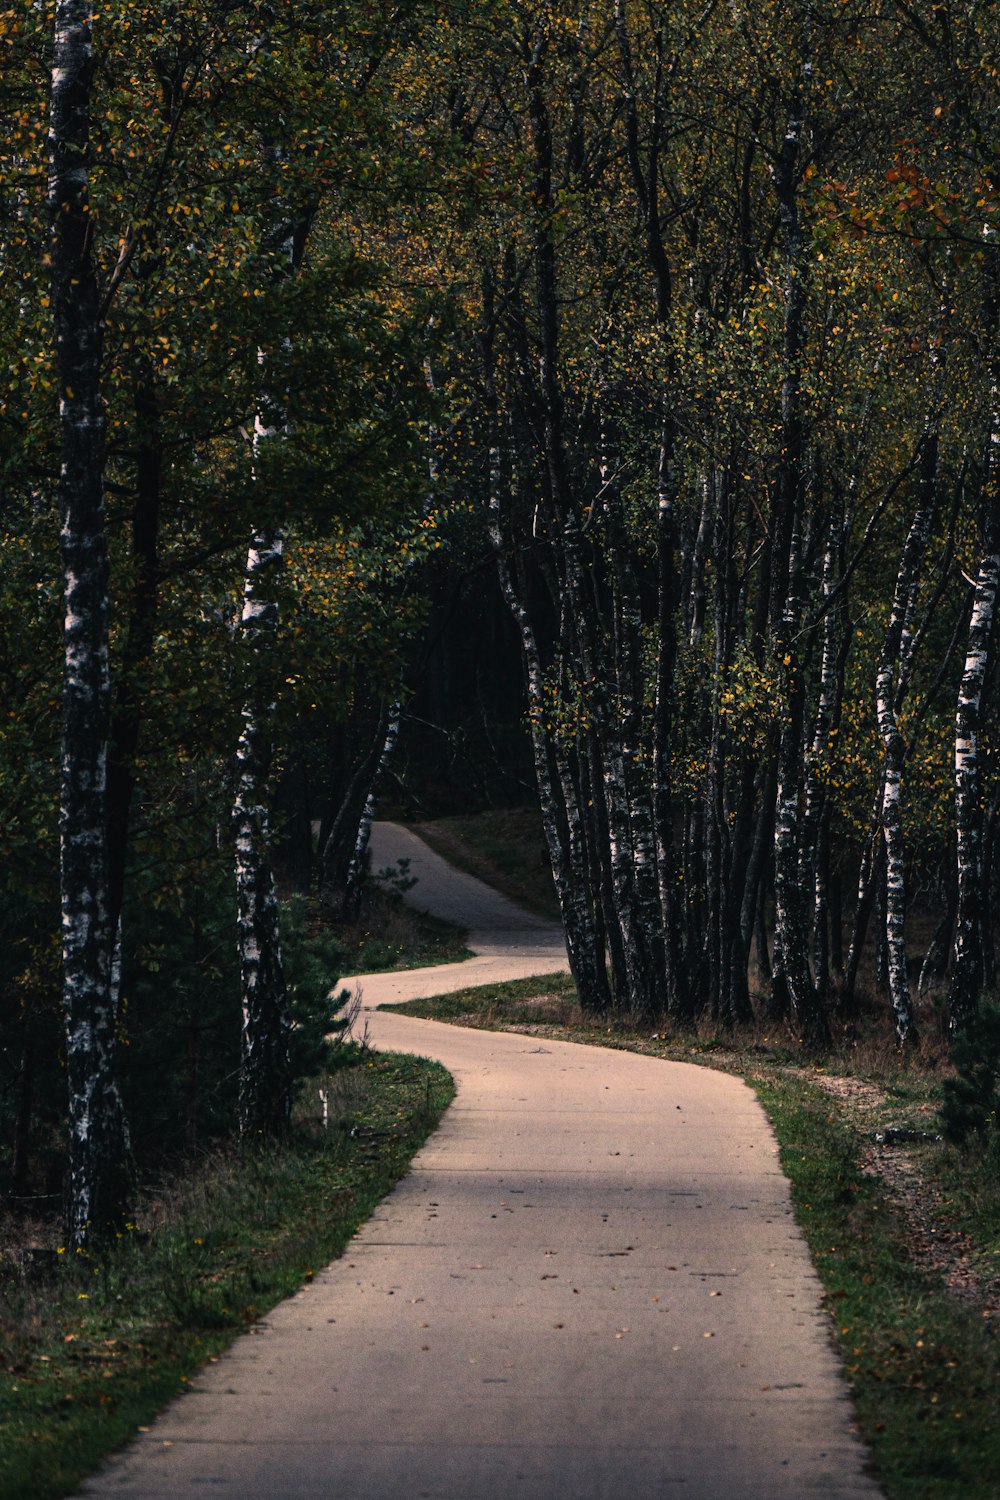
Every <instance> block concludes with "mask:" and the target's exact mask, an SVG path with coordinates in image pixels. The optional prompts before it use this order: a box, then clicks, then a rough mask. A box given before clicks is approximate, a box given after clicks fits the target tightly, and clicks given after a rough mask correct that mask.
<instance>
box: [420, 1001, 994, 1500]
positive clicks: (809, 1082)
mask: <svg viewBox="0 0 1000 1500" xmlns="http://www.w3.org/2000/svg"><path fill="white" fill-rule="evenodd" d="M393 1009H395V1010H401V1011H403V1012H404V1013H407V1014H410V1015H419V1016H424V1017H428V1018H431V1019H438V1020H444V1021H452V1022H456V1023H458V1024H464V1025H469V1026H479V1027H485V1028H489V1029H503V1028H506V1027H510V1028H516V1029H518V1030H530V1031H531V1032H533V1033H540V1034H543V1035H545V1036H552V1037H556V1038H561V1039H564V1040H567V1041H578V1042H587V1043H590V1044H596V1045H600V1046H607V1047H614V1048H624V1049H628V1050H630V1051H637V1052H642V1053H644V1054H646V1055H652V1056H659V1057H663V1058H667V1059H675V1060H678V1061H684V1062H699V1063H702V1064H707V1065H710V1066H713V1067H721V1068H724V1069H725V1070H726V1071H729V1072H733V1073H737V1074H739V1075H741V1076H743V1077H745V1078H746V1079H747V1080H748V1082H750V1083H751V1084H752V1086H753V1087H754V1088H755V1089H756V1090H757V1092H758V1095H759V1097H760V1099H761V1102H762V1104H763V1106H764V1108H765V1109H766V1110H767V1112H768V1115H769V1117H770V1119H771V1122H772V1124H773V1126H774V1129H775V1133H776V1135H777V1137H778V1142H779V1146H780V1148H781V1160H782V1165H783V1167H784V1170H785V1172H786V1174H787V1175H788V1177H789V1179H790V1181H791V1184H792V1194H793V1198H794V1202H795V1211H796V1217H797V1220H798V1222H799V1224H800V1226H801V1228H802V1230H803V1232H804V1234H805V1235H806V1238H807V1240H808V1242H809V1246H810V1249H811V1252H812V1256H813V1261H814V1264H815V1266H816V1269H817V1272H818V1274H819V1276H820V1278H821V1280H822V1282H823V1286H824V1289H825V1298H826V1305H827V1307H828V1309H829V1312H830V1315H831V1320H832V1322H831V1329H832V1332H833V1334H834V1337H835V1339H836V1341H837V1343H838V1344H839V1346H840V1350H841V1353H842V1356H843V1359H844V1364H845V1368H846V1372H847V1376H848V1378H849V1380H850V1382H851V1385H852V1387H853V1391H854V1398H855V1402H856V1407H857V1412H858V1420H859V1425H860V1427H861V1431H862V1433H863V1436H864V1437H865V1440H866V1441H867V1443H868V1444H869V1446H870V1449H871V1453H872V1459H873V1463H874V1467H875V1472H876V1475H877V1478H878V1480H879V1483H880V1484H881V1485H882V1487H883V1488H884V1490H885V1493H886V1495H887V1496H888V1497H889V1500H998V1497H1000V1340H998V1337H997V1330H996V1328H995V1326H994V1325H992V1324H991V1323H990V1322H989V1321H988V1320H987V1319H985V1318H984V1317H983V1316H982V1313H981V1311H980V1310H979V1309H977V1308H976V1307H974V1306H973V1305H970V1304H968V1303H963V1302H962V1301H960V1300H959V1299H957V1298H956V1297H955V1296H952V1295H949V1294H948V1292H947V1291H946V1289H945V1287H944V1285H943V1282H942V1278H941V1276H940V1275H935V1274H934V1273H933V1271H928V1270H927V1269H924V1268H921V1267H920V1266H918V1265H917V1264H916V1263H915V1260H914V1255H913V1246H912V1243H911V1240H910V1235H909V1226H908V1224H907V1222H906V1220H905V1219H904V1218H903V1216H902V1214H901V1213H900V1212H899V1211H897V1210H896V1209H895V1208H894V1207H893V1206H892V1205H891V1204H890V1203H889V1201H888V1200H887V1197H886V1194H885V1190H884V1188H883V1185H882V1183H881V1182H880V1180H879V1179H878V1178H877V1177H876V1176H874V1175H873V1174H872V1173H871V1172H869V1171H865V1170H864V1168H865V1164H866V1155H867V1152H868V1150H869V1149H870V1147H869V1142H870V1139H871V1136H872V1134H873V1133H874V1132H875V1131H877V1130H879V1129H884V1128H885V1127H886V1126H887V1125H891V1126H893V1127H895V1128H902V1129H907V1130H914V1131H917V1130H923V1131H926V1130H928V1128H933V1125H934V1111H935V1110H936V1107H937V1093H938V1080H936V1079H935V1078H934V1077H933V1076H928V1075H926V1074H920V1073H917V1072H914V1071H903V1070H901V1069H900V1068H899V1065H898V1064H896V1065H895V1070H893V1068H892V1066H890V1064H889V1062H888V1059H887V1058H886V1057H883V1056H881V1055H880V1056H878V1057H874V1056H873V1058H872V1059H871V1061H872V1062H873V1063H874V1065H875V1066H874V1069H873V1070H872V1069H869V1071H871V1072H873V1077H874V1078H875V1079H876V1080H877V1081H876V1082H874V1083H873V1082H868V1083H865V1082H864V1081H863V1080H862V1079H861V1077H860V1076H858V1075H859V1073H860V1072H861V1071H863V1070H862V1069H860V1068H859V1067H858V1066H857V1063H856V1060H855V1066H854V1068H853V1072H854V1074H855V1076H854V1077H853V1078H846V1079H845V1078H835V1079H831V1078H830V1076H829V1072H833V1071H834V1070H836V1071H837V1072H838V1073H841V1072H848V1071H852V1070H851V1069H850V1067H849V1059H848V1058H846V1057H844V1056H839V1057H831V1059H830V1060H829V1063H830V1069H829V1072H828V1070H827V1069H826V1068H821V1067H818V1066H815V1065H813V1066H805V1065H804V1064H803V1061H802V1058H801V1055H800V1052H799V1051H798V1050H796V1048H795V1047H794V1045H790V1044H789V1039H784V1038H774V1037H770V1038H765V1037H762V1036H758V1035H756V1034H753V1033H749V1032H748V1033H747V1034H746V1035H745V1036H743V1037H739V1038H720V1037H713V1036H706V1037H695V1036H678V1035H669V1034H667V1033H663V1032H658V1033H654V1034H652V1035H650V1034H649V1033H648V1032H636V1031H634V1030H629V1029H628V1028H626V1027H623V1026H615V1027H613V1028H610V1029H609V1028H608V1027H606V1026H605V1027H601V1026H599V1025H595V1024H593V1023H592V1022H589V1021H587V1020H586V1019H585V1018H584V1016H583V1015H582V1013H581V1011H580V1008H579V1006H578V1004H577V1001H576V994H575V990H574V988H573V984H572V981H571V980H570V979H569V977H568V976H567V975H563V974H557V975H545V976H542V977H540V978H536V979H527V980H519V981H517V982H516V983H512V984H506V985H491V986H485V987H482V988H479V989H470V990H464V991H460V992H457V993H454V994H450V995H444V996H441V997H438V998H435V999H427V1000H419V1001H411V1002H409V1003H408V1004H406V1005H401V1006H394V1007H393ZM831 1082H839V1083H841V1084H845V1085H847V1087H846V1088H845V1089H844V1090H843V1095H844V1097H842V1098H840V1097H834V1096H832V1095H831V1093H830V1092H829V1091H828V1090H827V1088H825V1087H821V1086H820V1085H821V1084H824V1083H825V1084H827V1085H828V1084H829V1083H831ZM916 1154H917V1157H918V1159H919V1163H920V1168H921V1170H922V1171H925V1172H926V1173H927V1174H928V1175H929V1176H933V1177H934V1178H935V1180H936V1182H937V1183H938V1185H939V1187H940V1189H941V1191H942V1192H943V1193H944V1195H945V1202H946V1205H947V1207H948V1208H949V1210H953V1212H954V1220H955V1222H956V1223H957V1224H958V1225H959V1226H960V1227H961V1228H962V1229H963V1230H964V1231H965V1232H966V1233H967V1234H969V1235H971V1236H972V1237H973V1239H974V1241H975V1245H976V1247H977V1249H978V1253H979V1256H980V1258H981V1260H982V1261H983V1262H988V1261H989V1260H990V1259H991V1258H993V1262H992V1263H993V1266H994V1267H995V1266H996V1257H1000V1183H998V1180H997V1173H996V1171H995V1169H994V1170H992V1171H991V1170H990V1165H991V1162H990V1160H988V1159H984V1158H983V1157H982V1156H981V1155H979V1156H977V1155H976V1154H974V1153H970V1152H967V1151H964V1152H957V1151H955V1150H954V1149H953V1148H944V1147H942V1146H940V1145H933V1144H921V1145H919V1146H918V1147H917V1148H916Z"/></svg>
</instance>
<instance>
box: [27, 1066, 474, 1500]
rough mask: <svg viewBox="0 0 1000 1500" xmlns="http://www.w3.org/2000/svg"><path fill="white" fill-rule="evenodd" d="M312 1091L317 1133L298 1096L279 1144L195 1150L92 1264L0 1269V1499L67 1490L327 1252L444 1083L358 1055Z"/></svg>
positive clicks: (425, 1127)
mask: <svg viewBox="0 0 1000 1500" xmlns="http://www.w3.org/2000/svg"><path fill="white" fill-rule="evenodd" d="M320 1082H321V1080H317V1089H318V1085H319V1083H320ZM326 1092H327V1101H328V1107H329V1123H328V1126H327V1127H326V1128H323V1127H322V1124H321V1122H320V1121H319V1120H318V1119H317V1117H316V1116H317V1111H316V1109H315V1108H313V1107H312V1106H310V1110H309V1113H308V1114H303V1115H302V1116H301V1117H300V1119H299V1120H298V1125H297V1129H296V1132H295V1134H294V1136H293V1138H292V1139H291V1140H290V1141H289V1142H288V1143H287V1144H286V1145H283V1146H281V1147H280V1148H275V1149H273V1150H268V1151H266V1152H254V1151H244V1152H234V1151H233V1150H232V1149H231V1148H230V1149H229V1150H226V1151H219V1152H217V1153H216V1154H214V1155H212V1156H210V1157H209V1158H207V1159H206V1160H205V1162H204V1163H203V1165H202V1167H201V1169H200V1170H199V1171H198V1172H197V1173H196V1174H194V1175H186V1176H185V1177H184V1178H183V1179H182V1180H179V1181H178V1182H177V1183H176V1184H174V1185H167V1186H164V1187H161V1188H160V1189H158V1190H157V1191H156V1192H154V1193H152V1194H150V1195H149V1196H148V1198H147V1200H146V1202H145V1204H144V1206H143V1209H142V1211H141V1214H140V1215H139V1217H138V1218H137V1221H136V1224H135V1225H133V1226H132V1227H131V1231H130V1232H129V1233H126V1234H125V1235H124V1236H123V1237H122V1239H121V1242H120V1244H119V1246H118V1247H117V1249H116V1250H115V1251H114V1252H113V1253H112V1254H110V1255H109V1256H108V1257H107V1258H106V1259H104V1260H101V1261H98V1260H94V1261H89V1260H85V1259H84V1258H83V1257H78V1258H76V1259H75V1261H73V1262H71V1263H69V1264H66V1263H65V1260H66V1257H64V1256H57V1258H56V1261H55V1265H54V1267H52V1268H50V1267H48V1266H44V1265H43V1268H42V1274H41V1275H38V1276H37V1277H36V1275H35V1269H36V1268H34V1267H32V1265H31V1264H30V1263H29V1264H28V1265H27V1266H23V1267H20V1268H17V1269H15V1268H12V1267H8V1268H7V1271H6V1276H5V1280H4V1282H3V1284H2V1285H0V1320H2V1321H0V1332H2V1348H3V1355H2V1370H0V1494H2V1495H3V1496H4V1500H54V1497H57V1496H62V1495H66V1494H69V1493H71V1492H72V1491H73V1490H74V1489H75V1488H76V1487H77V1485H78V1484H79V1483H80V1481H81V1480H82V1479H83V1478H84V1477H85V1475H87V1474H88V1473H90V1472H92V1471H93V1470H94V1469H95V1468H96V1467H97V1466H98V1464H99V1463H100V1461H101V1460H102V1458H103V1457H104V1456H105V1455H107V1454H108V1453H110V1452H111V1451H113V1450H114V1449H115V1448H117V1447H119V1446H120V1445H121V1444H122V1443H123V1442H125V1441H126V1440H127V1439H128V1438H129V1437H131V1436H132V1435H133V1434H134V1433H135V1431H136V1430H137V1428H139V1427H141V1426H143V1425H145V1424H147V1423H148V1422H149V1421H150V1420H151V1418H152V1417H153V1416H154V1415H155V1414H156V1412H157V1411H158V1410H159V1409H161V1408H162V1407H163V1406H164V1405H165V1404H166V1402H167V1401H169V1400H170V1399H171V1398H172V1397H173V1396H175V1395H176V1394H177V1393H178V1392H179V1391H181V1390H183V1388H184V1385H185V1383H186V1382H187V1380H188V1379H189V1378H190V1376H191V1374H192V1373H193V1372H194V1371H195V1370H196V1369H197V1368H198V1366H199V1365H201V1364H202V1363H204V1361H205V1360H206V1359H210V1358H212V1357H213V1356H214V1355H216V1354H217V1353H218V1351H219V1350H221V1349H222V1348H224V1347H225V1345H226V1344H228V1343H229V1342H230V1340H231V1339H232V1338H233V1337H234V1335H235V1334H236V1333H237V1332H239V1331H240V1330H241V1329H243V1328H245V1327H246V1326H247V1325H249V1324H251V1323H253V1322H254V1321H255V1320H256V1319H258V1318H259V1317H260V1316H261V1315H262V1314H263V1313H265V1312H267V1311H268V1309H269V1308H271V1307H273V1306H274V1304H275V1303H276V1302H278V1301H280V1300H281V1298H283V1297H285V1296H287V1295H288V1294H289V1293H290V1292H292V1291H294V1290H295V1289H296V1288H297V1287H299V1286H301V1285H302V1283H303V1282H306V1281H309V1280H310V1279H311V1277H312V1275H313V1272H314V1269H316V1268H318V1267H320V1266H322V1265H324V1264H326V1262H328V1261H329V1260H331V1259H332V1258H333V1257H335V1256H336V1255H338V1254H339V1253H340V1252H341V1251H342V1250H343V1248H344V1245H345V1244H346V1243H347V1241H348V1239H349V1238H350V1236H351V1235H352V1234H353V1232H354V1230H355V1229H356V1228H357V1227H358V1225H359V1224H361V1223H362V1222H363V1221H364V1220H365V1219H366V1218H367V1217H368V1216H369V1215H370V1213H371V1212H372V1210H373V1208H374V1207H375V1205H376V1204H377V1203H378V1202H379V1201H380V1200H381V1199H382V1198H383V1197H384V1196H385V1194H386V1193H387V1192H388V1191H389V1189H390V1188H391V1187H392V1185H393V1184H394V1183H395V1182H396V1181H397V1180H398V1179H399V1178H400V1177H401V1176H402V1175H403V1173H404V1172H405V1170H406V1168H407V1165H408V1164H409V1161H410V1159H411V1157H412V1156H413V1154H414V1153H415V1151H416V1150H417V1149H418V1148H419V1147H420V1146H421V1145H422V1144H423V1142H424V1141H425V1140H426V1139H427V1136H428V1135H429V1134H430V1132H431V1130H432V1129H433V1128H434V1126H435V1125H436V1124H437V1122H438V1120H439V1118H440V1116H441V1113H442V1111H443V1110H444V1109H445V1107H446V1106H447V1105H448V1103H449V1102H450V1100H451V1098H452V1095H453V1092H454V1090H453V1086H452V1082H451V1078H450V1076H449V1075H448V1074H447V1073H446V1072H445V1070H444V1069H443V1068H441V1067H440V1066H439V1065H437V1064H436V1063H430V1062H427V1061H426V1060H424V1059H422V1058H413V1057H404V1056H394V1055H376V1056H374V1057H368V1058H367V1060H366V1061H364V1062H363V1063H361V1064H360V1065H358V1066H356V1067H354V1068H350V1069H346V1070H344V1071H343V1072H340V1073H338V1074H336V1075H334V1077H333V1078H331V1079H330V1080H328V1083H327V1088H326ZM316 1097H317V1094H316V1092H314V1093H313V1095H312V1098H313V1100H315V1099H316Z"/></svg>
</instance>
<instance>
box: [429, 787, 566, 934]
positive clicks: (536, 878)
mask: <svg viewBox="0 0 1000 1500" xmlns="http://www.w3.org/2000/svg"><path fill="white" fill-rule="evenodd" d="M413 831H414V832H415V833H418V834H419V835H420V837H421V838H422V839H424V840H425V841H426V842H427V843H428V844H430V846H431V848H432V849H434V850H436V851H437V853H438V854H441V855H443V856H444V857H445V859H447V860H449V861H450V862H451V863H452V864H453V865H457V866H458V868H459V869H460V870H464V871H465V872H466V873H467V874H469V875H476V876H478V878H479V879H480V880H485V881H486V883H487V884H488V885H491V886H493V887H494V889H495V890H498V891H501V892H502V893H503V894H504V895H505V896H509V897H510V899H511V900H512V901H517V902H519V903H520V905H521V906H523V907H526V908H527V910H528V911H532V912H534V913H536V915H538V916H540V917H548V918H549V919H550V920H551V921H553V922H558V921H559V903H558V901H557V899H556V893H555V887H554V886H553V884H552V871H551V869H550V866H549V858H548V851H547V848H546V844H545V834H544V832H543V830H542V820H541V814H540V813H539V811H538V809H537V807H509V808H494V809H492V810H491V811H489V812H482V813H475V814H473V815H470V816H469V817H461V818H438V819H436V820H435V821H433V822H430V823H415V824H413Z"/></svg>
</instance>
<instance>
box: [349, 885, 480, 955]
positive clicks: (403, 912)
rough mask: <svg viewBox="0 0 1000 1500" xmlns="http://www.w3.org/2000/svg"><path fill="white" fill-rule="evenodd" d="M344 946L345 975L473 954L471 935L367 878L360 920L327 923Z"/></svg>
mask: <svg viewBox="0 0 1000 1500" xmlns="http://www.w3.org/2000/svg"><path fill="white" fill-rule="evenodd" d="M324 925H326V926H327V927H328V930H329V931H330V933H331V935H332V936H333V938H334V940H335V941H336V942H337V944H338V946H339V947H340V949H341V951H342V954H343V958H342V963H341V964H340V965H339V967H340V975H341V978H344V979H347V978H350V977H351V975H353V974H381V973H384V972H385V971H386V970H390V969H422V968H424V967H426V966H428V965H430V964H452V963H459V962H461V960H462V959H464V958H471V957H472V950H471V949H470V948H468V947H467V946H466V938H467V936H468V934H467V933H466V931H465V929H464V928H462V927H456V926H455V924H454V923H453V922H444V921H442V920H441V919H440V918H439V917H432V916H429V915H428V914H427V913H426V912H420V911H416V910H414V908H413V907H410V906H407V905H406V904H405V903H404V902H403V900H402V898H401V897H400V896H399V895H397V894H396V892H394V891H391V890H382V889H379V887H378V886H377V885H376V884H375V883H374V882H369V884H368V886H367V888H366V893H365V901H364V906H363V908H362V912H361V915H360V917H359V918H358V920H357V921H351V922H347V921H336V922H332V923H325V924H324Z"/></svg>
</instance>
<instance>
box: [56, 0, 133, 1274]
mask: <svg viewBox="0 0 1000 1500" xmlns="http://www.w3.org/2000/svg"><path fill="white" fill-rule="evenodd" d="M92 20H93V11H92V5H91V4H90V3H89V0H57V3H56V6H55V43H54V51H53V62H52V94H51V109H50V121H49V142H48V145H49V210H50V216H51V226H52V241H51V259H52V303H53V309H54V320H55V334H56V358H57V367H58V374H59V431H60V440H61V468H60V478H59V509H60V548H61V557H62V572H63V591H64V600H65V620H64V673H63V728H62V774H61V796H60V812H59V833H60V863H61V888H62V942H63V1013H64V1023H65V1038H66V1071H67V1081H68V1085H69V1148H70V1149H69V1156H70V1203H69V1225H68V1228H69V1235H70V1238H71V1240H72V1242H73V1243H74V1244H75V1245H76V1246H78V1247H79V1246H83V1245H85V1244H86V1243H87V1242H88V1240H90V1239H91V1238H92V1237H95V1236H100V1235H103V1234H105V1233H107V1232H109V1231H110V1230H112V1229H114V1228H116V1227H117V1226H118V1223H119V1222H120V1220H121V1219H122V1218H123V1216H124V1214H125V1212H126V1209H127V1203H128V1195H129V1182H128V1163H127V1157H128V1142H127V1131H126V1128H125V1116H124V1110H123V1108H122V1102H121V1097H120V1093H119V1088H118V1076H117V1046H116V1035H115V1028H116V1020H117V1017H116V1006H115V998H116V996H115V985H114V972H113V971H114V964H113V958H114V937H115V934H114V924H113V922H112V919H111V914H110V909H109V855H108V850H109V844H108V807H107V771H108V739H109V718H110V701H111V683H110V671H109V661H108V565H107V549H106V542H105V529H104V436H105V420H104V404H103V400H102V396H101V367H102V353H103V349H102V345H103V327H102V323H101V315H100V303H99V295H98V287H97V278H96V274H95V268H94V264H93V256H92V234H93V226H92V223H91V219H90V205H89V202H88V190H89V163H88V152H89V133H90V112H91V82H92V73H93V49H92V35H91V28H92Z"/></svg>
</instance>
